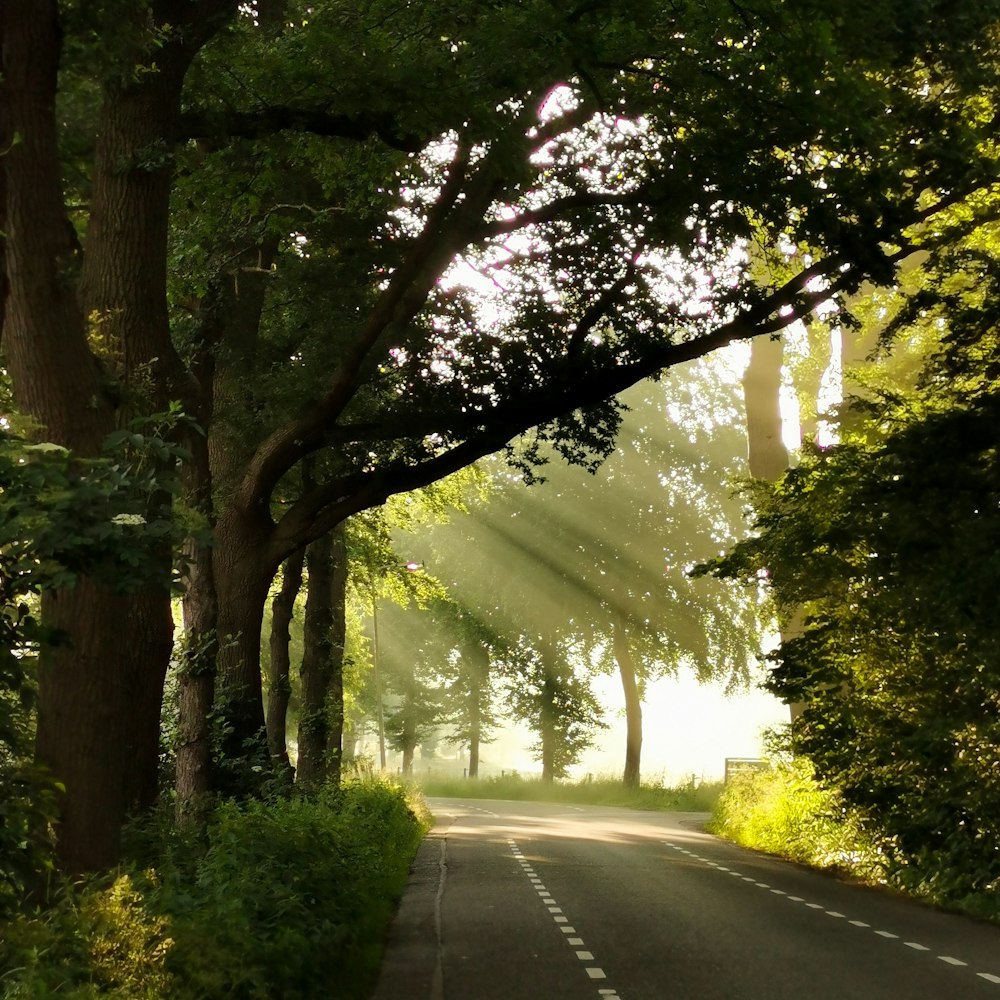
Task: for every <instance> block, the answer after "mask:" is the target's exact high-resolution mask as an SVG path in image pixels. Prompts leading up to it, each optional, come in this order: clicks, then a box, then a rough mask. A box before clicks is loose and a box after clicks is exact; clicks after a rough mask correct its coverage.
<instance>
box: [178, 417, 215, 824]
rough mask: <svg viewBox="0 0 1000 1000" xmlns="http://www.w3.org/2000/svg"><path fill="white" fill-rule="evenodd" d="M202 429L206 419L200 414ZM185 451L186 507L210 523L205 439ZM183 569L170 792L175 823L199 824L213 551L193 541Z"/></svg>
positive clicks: (205, 759) (211, 669)
mask: <svg viewBox="0 0 1000 1000" xmlns="http://www.w3.org/2000/svg"><path fill="white" fill-rule="evenodd" d="M199 417H200V419H201V423H202V425H205V424H207V423H208V421H209V419H210V418H209V415H208V414H207V413H202V414H199ZM188 448H189V450H190V452H191V461H190V463H188V465H187V466H186V471H185V479H186V484H185V485H186V487H187V489H186V493H187V501H188V503H189V505H190V506H191V507H192V508H193V509H194V510H195V511H197V512H198V513H199V514H201V516H202V517H203V518H204V520H205V525H206V527H208V526H211V525H212V524H213V522H214V517H213V505H212V477H211V472H210V470H209V465H208V447H207V443H206V441H205V437H204V435H202V434H200V433H198V432H197V431H192V433H191V434H190V435H189V441H188ZM183 556H184V560H185V564H186V566H187V569H186V572H185V580H184V599H183V612H184V640H183V649H182V654H183V655H182V657H181V665H180V669H179V670H178V673H177V683H178V688H179V696H178V729H179V735H180V740H179V745H178V747H177V754H176V761H175V774H174V789H175V792H176V813H177V820H178V822H182V823H183V822H187V821H191V822H197V821H198V820H199V819H201V817H202V815H203V812H204V809H203V807H204V806H206V805H207V802H208V796H209V793H210V792H211V788H212V727H211V712H212V705H213V703H214V701H215V673H216V657H217V655H218V651H219V640H218V633H217V632H216V625H217V624H218V604H217V603H216V599H215V577H214V574H213V571H212V549H211V546H210V545H209V544H207V543H206V541H205V540H204V539H201V538H197V537H191V538H188V539H187V540H186V542H185V544H184V551H183Z"/></svg>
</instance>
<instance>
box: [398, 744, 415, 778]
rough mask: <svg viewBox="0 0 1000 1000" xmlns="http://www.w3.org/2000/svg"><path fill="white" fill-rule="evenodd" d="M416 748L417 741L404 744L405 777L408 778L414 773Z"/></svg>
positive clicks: (403, 768)
mask: <svg viewBox="0 0 1000 1000" xmlns="http://www.w3.org/2000/svg"><path fill="white" fill-rule="evenodd" d="M416 749H417V744H416V741H414V742H413V743H404V744H403V767H402V770H403V777H406V778H408V777H410V776H411V775H412V774H413V755H414V753H415V751H416Z"/></svg>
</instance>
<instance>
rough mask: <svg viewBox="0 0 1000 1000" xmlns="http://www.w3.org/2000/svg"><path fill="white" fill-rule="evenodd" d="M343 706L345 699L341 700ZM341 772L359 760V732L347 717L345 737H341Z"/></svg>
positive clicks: (345, 720)
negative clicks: (346, 766)
mask: <svg viewBox="0 0 1000 1000" xmlns="http://www.w3.org/2000/svg"><path fill="white" fill-rule="evenodd" d="M341 694H343V689H341ZM341 704H343V698H341ZM341 748H342V753H341V770H343V768H344V766H345V765H347V764H353V763H354V761H355V759H356V758H357V749H358V730H357V727H356V726H355V724H354V721H353V720H352V719H348V718H346V717H345V719H344V730H343V736H342V737H341Z"/></svg>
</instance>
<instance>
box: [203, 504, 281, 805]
mask: <svg viewBox="0 0 1000 1000" xmlns="http://www.w3.org/2000/svg"><path fill="white" fill-rule="evenodd" d="M268 537H269V535H268V527H267V524H266V522H263V523H260V524H254V523H253V522H251V521H250V520H249V519H243V520H240V521H237V519H236V518H234V517H233V515H232V512H231V511H230V512H225V511H224V512H223V514H222V515H221V516H220V518H219V522H218V524H217V525H216V529H215V547H214V549H213V552H214V560H213V568H214V572H215V586H216V593H217V595H218V601H219V624H218V632H219V660H218V662H219V675H218V683H217V690H216V708H217V710H218V711H219V712H220V714H221V716H222V718H223V719H224V720H225V722H226V735H225V737H224V739H223V741H222V756H221V758H220V760H219V762H218V767H217V769H216V780H217V790H218V791H221V792H224V793H226V794H229V795H247V794H253V793H255V792H256V791H257V789H258V788H259V787H260V784H261V782H262V781H263V780H264V779H265V778H266V776H267V774H268V773H269V771H270V764H271V760H270V753H269V752H268V746H267V730H266V727H265V724H264V701H263V697H264V695H263V685H262V683H261V670H260V637H261V626H262V624H263V618H264V605H265V603H266V602H267V595H268V591H269V589H270V586H271V581H272V580H273V579H274V574H275V572H276V571H277V569H278V565H280V564H276V563H273V562H270V561H269V560H268V559H267V556H266V543H267V539H268Z"/></svg>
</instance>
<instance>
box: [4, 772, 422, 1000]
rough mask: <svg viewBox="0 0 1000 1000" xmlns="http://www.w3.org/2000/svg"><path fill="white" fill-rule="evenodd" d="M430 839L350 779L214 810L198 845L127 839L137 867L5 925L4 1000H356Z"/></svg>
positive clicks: (399, 796)
mask: <svg viewBox="0 0 1000 1000" xmlns="http://www.w3.org/2000/svg"><path fill="white" fill-rule="evenodd" d="M411 801H413V800H411ZM413 805H414V807H415V808H417V809H419V808H420V807H419V806H418V805H417V803H416V802H415V801H413ZM425 829H426V816H423V817H422V818H418V816H417V815H416V814H415V813H414V812H413V811H412V809H411V808H410V806H409V805H408V804H407V800H406V798H405V796H404V793H403V792H402V791H401V790H400V789H398V788H395V787H391V786H389V785H386V784H382V783H376V782H368V783H362V782H347V783H345V784H344V785H343V786H342V787H341V788H340V789H337V790H335V789H326V790H324V792H323V793H322V794H321V795H319V796H317V797H316V798H315V799H313V800H311V801H306V800H304V799H292V800H277V801H274V802H271V803H263V802H255V803H248V804H246V805H244V806H237V805H235V804H232V803H230V804H226V805H223V806H221V807H220V809H219V810H218V812H217V814H216V815H215V817H214V818H213V820H212V821H211V823H210V824H209V827H208V829H207V831H206V833H205V835H204V837H203V838H202V837H201V836H199V835H198V834H197V833H194V832H191V831H188V832H186V833H184V832H179V831H177V830H172V829H170V828H168V827H163V828H159V829H158V828H155V827H150V826H147V827H145V828H143V829H140V830H133V831H132V839H133V850H137V849H141V853H142V855H143V860H142V861H141V862H139V863H138V865H136V866H135V867H133V868H132V869H131V870H130V871H128V872H126V873H125V874H122V875H120V876H118V877H116V878H107V879H105V880H104V881H103V882H102V881H95V882H93V883H92V884H90V885H89V886H86V887H84V888H83V889H82V890H81V891H80V892H79V894H77V893H75V892H73V891H70V890H67V891H66V893H65V895H64V896H63V897H62V898H61V900H60V901H59V903H58V905H56V906H55V907H53V908H51V909H50V910H49V911H48V912H46V913H44V914H39V915H35V916H29V915H22V916H20V917H18V918H17V919H16V920H14V921H13V922H12V923H11V924H10V925H9V927H8V928H7V931H6V933H5V935H4V938H3V940H2V941H0V964H2V966H3V968H5V969H7V970H9V971H8V972H7V973H6V974H5V975H4V976H3V977H0V983H2V985H3V988H4V991H5V992H4V996H5V997H10V998H11V1000H15V998H16V1000H20V998H24V1000H28V998H29V997H30V998H32V1000H35V998H41V997H48V996H56V995H58V996H60V997H68V998H72V1000H89V998H91V997H96V996H109V997H118V998H120V1000H126V998H127V1000H166V998H167V997H169V998H171V1000H188V998H190V1000H195V998H198V1000H208V998H216V997H217V998H220V1000H221V998H223V997H226V998H229V997H233V998H237V1000H263V998H265V997H273V996H278V995H280V996H283V997H288V998H290V1000H295V998H299V1000H305V998H308V997H313V996H316V995H317V994H318V993H320V992H323V991H324V990H327V991H328V990H329V987H330V983H331V982H336V984H337V995H338V996H340V997H344V998H345V1000H348V998H358V1000H360V998H362V997H365V996H367V995H368V990H369V988H370V985H371V978H372V976H373V974H374V972H375V970H376V969H377V961H378V956H379V951H380V941H381V939H382V936H383V934H384V931H385V927H386V925H387V923H388V920H389V917H390V915H391V911H392V905H393V903H394V901H395V899H396V898H397V897H398V895H399V893H400V892H401V890H402V887H403V884H404V881H405V877H406V872H407V869H408V867H409V862H410V860H411V858H412V856H413V852H414V851H415V849H416V846H417V844H418V842H419V840H420V837H421V836H422V834H423V832H424V830H425ZM320 845H321V846H322V849H319V847H320ZM139 865H141V866H142V867H139ZM150 866H152V867H150Z"/></svg>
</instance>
